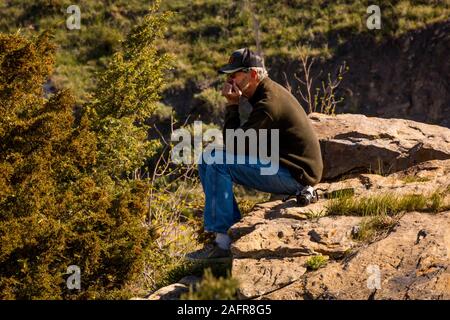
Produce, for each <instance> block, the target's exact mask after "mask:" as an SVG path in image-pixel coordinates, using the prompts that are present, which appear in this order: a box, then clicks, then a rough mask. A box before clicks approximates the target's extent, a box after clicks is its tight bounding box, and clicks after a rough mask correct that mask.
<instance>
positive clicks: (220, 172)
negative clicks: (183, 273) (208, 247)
mask: <svg viewBox="0 0 450 320" xmlns="http://www.w3.org/2000/svg"><path fill="white" fill-rule="evenodd" d="M218 152H223V151H218ZM211 156H213V157H214V156H215V154H214V152H213V153H212V154H211ZM226 156H227V154H226V153H225V152H223V157H222V159H223V160H224V161H222V162H223V163H211V164H207V163H206V161H205V160H206V159H207V158H205V157H204V156H203V162H202V163H201V164H199V167H198V168H199V174H200V179H201V182H202V185H203V190H204V192H205V209H204V222H205V230H206V231H210V232H217V233H224V234H225V233H226V232H227V230H228V229H229V228H230V227H231V226H232V225H233V224H234V223H236V222H237V221H239V219H240V216H241V215H240V212H239V208H238V206H237V203H236V199H235V197H234V195H233V182H234V183H238V184H241V185H244V186H247V187H251V188H254V189H257V190H260V191H263V192H269V193H277V194H295V193H296V192H297V190H301V189H302V188H303V186H302V185H301V184H300V183H298V182H297V181H296V180H295V179H294V178H293V177H292V176H291V174H290V172H289V170H288V169H286V168H284V167H280V168H279V170H278V172H277V173H276V174H275V175H261V168H263V167H269V166H270V164H266V165H262V164H261V163H260V162H259V161H258V160H254V162H256V163H255V164H253V163H252V164H250V158H249V157H243V156H239V157H240V158H239V160H240V162H237V161H234V162H233V163H232V164H227V163H225V160H226ZM234 160H237V158H234ZM241 162H245V163H241Z"/></svg>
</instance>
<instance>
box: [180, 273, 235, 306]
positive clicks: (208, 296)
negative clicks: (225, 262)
mask: <svg viewBox="0 0 450 320" xmlns="http://www.w3.org/2000/svg"><path fill="white" fill-rule="evenodd" d="M238 285H239V283H238V281H237V280H236V279H233V278H231V277H230V274H229V273H228V275H227V276H226V277H218V278H217V277H215V276H214V274H213V272H212V271H211V269H210V268H207V269H205V271H204V274H203V277H202V281H201V282H200V283H198V284H197V285H196V286H195V288H193V287H191V288H190V290H189V292H188V293H186V294H183V295H182V296H181V299H182V300H235V299H236V294H237V293H236V291H237V288H238Z"/></svg>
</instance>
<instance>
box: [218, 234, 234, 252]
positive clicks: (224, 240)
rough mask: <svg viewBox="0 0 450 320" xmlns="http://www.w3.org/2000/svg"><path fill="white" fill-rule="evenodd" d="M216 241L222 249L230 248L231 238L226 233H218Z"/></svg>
mask: <svg viewBox="0 0 450 320" xmlns="http://www.w3.org/2000/svg"><path fill="white" fill-rule="evenodd" d="M216 243H217V245H218V246H219V248H220V249H223V250H228V249H230V244H231V238H230V237H229V236H228V235H227V234H226V233H216Z"/></svg>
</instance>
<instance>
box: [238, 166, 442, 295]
mask: <svg viewBox="0 0 450 320" xmlns="http://www.w3.org/2000/svg"><path fill="white" fill-rule="evenodd" d="M449 176H450V160H431V161H426V162H423V163H420V164H417V165H415V166H412V167H410V168H407V169H406V170H403V171H399V172H395V173H392V174H390V175H387V176H382V175H377V174H367V173H365V174H357V175H354V176H353V177H351V178H348V179H345V180H342V181H339V182H324V183H320V184H318V185H317V186H316V189H318V191H319V193H321V194H322V195H323V194H327V193H328V194H330V193H333V192H335V191H338V190H342V189H347V188H352V189H353V190H354V197H367V196H370V195H377V194H392V195H405V194H431V193H433V192H435V191H436V190H438V191H440V192H442V193H443V195H444V196H443V201H444V203H447V204H450V179H449ZM329 201H331V200H329V199H326V198H322V199H321V200H320V201H319V202H317V203H314V204H311V205H309V206H307V207H296V203H295V201H294V200H289V201H286V202H282V201H280V200H278V201H271V202H267V203H264V204H258V205H256V206H255V208H254V211H253V212H251V213H249V214H248V215H246V216H245V217H244V218H243V219H242V220H241V221H240V222H238V223H237V224H235V225H234V226H233V227H232V228H231V229H230V234H231V235H232V239H233V243H232V246H231V251H232V255H233V267H232V276H233V277H235V278H237V279H238V280H239V283H240V286H239V290H238V293H239V297H240V298H241V299H449V298H450V211H444V212H441V213H437V214H436V213H425V212H406V213H403V214H402V215H401V216H399V217H397V218H396V219H394V220H392V221H393V222H396V224H395V225H394V227H393V228H390V229H389V230H387V231H386V232H383V233H381V234H380V236H378V237H376V238H374V239H371V240H370V242H364V241H357V240H355V239H353V236H354V232H355V230H357V229H358V228H359V225H360V223H361V222H362V221H363V219H366V218H365V217H358V216H345V215H342V216H325V215H326V209H327V206H328V204H329ZM314 255H324V256H328V257H329V260H328V262H327V263H326V265H325V266H324V267H322V268H320V269H318V270H316V271H311V270H307V268H306V262H307V261H308V260H309V259H310V258H311V257H312V256H314Z"/></svg>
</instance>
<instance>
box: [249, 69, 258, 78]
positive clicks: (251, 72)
mask: <svg viewBox="0 0 450 320" xmlns="http://www.w3.org/2000/svg"><path fill="white" fill-rule="evenodd" d="M250 77H252V79H257V78H258V73H257V72H256V71H255V70H250Z"/></svg>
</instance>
